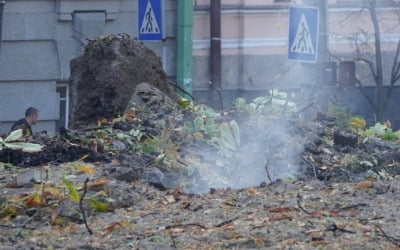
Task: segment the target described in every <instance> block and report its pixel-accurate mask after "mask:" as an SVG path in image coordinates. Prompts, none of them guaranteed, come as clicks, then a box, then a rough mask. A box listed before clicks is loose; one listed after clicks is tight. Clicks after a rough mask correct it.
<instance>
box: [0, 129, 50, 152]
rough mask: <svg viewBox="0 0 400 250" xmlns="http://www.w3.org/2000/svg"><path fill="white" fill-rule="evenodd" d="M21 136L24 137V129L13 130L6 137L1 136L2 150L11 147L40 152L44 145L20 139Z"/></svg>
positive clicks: (0, 146)
mask: <svg viewBox="0 0 400 250" xmlns="http://www.w3.org/2000/svg"><path fill="white" fill-rule="evenodd" d="M21 138H23V133H22V129H17V130H14V131H12V132H11V133H10V134H9V135H8V136H7V137H6V138H5V139H3V138H1V137H0V150H3V149H4V148H9V149H12V150H22V151H24V152H28V153H35V152H40V151H41V150H42V148H43V146H42V145H40V144H36V143H30V142H21V141H18V140H20V139H21Z"/></svg>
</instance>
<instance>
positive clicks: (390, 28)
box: [193, 0, 400, 115]
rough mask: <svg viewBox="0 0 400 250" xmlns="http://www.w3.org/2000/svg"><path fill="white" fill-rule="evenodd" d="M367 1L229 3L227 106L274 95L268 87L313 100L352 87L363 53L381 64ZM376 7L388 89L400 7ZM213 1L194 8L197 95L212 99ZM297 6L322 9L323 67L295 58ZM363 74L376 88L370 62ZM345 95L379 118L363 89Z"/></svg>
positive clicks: (225, 5)
mask: <svg viewBox="0 0 400 250" xmlns="http://www.w3.org/2000/svg"><path fill="white" fill-rule="evenodd" d="M364 2H365V1H360V0H359V1H354V0H326V1H322V0H319V1H317V0H287V1H285V0H260V1H256V0H222V1H221V54H222V56H221V76H222V92H224V95H223V98H224V103H225V105H226V106H228V105H231V104H232V102H233V100H234V98H235V97H236V96H238V95H244V96H256V95H260V94H266V92H267V91H266V90H268V89H272V88H280V89H289V90H293V89H297V90H302V91H304V92H308V93H310V95H311V94H313V93H316V90H323V89H325V90H324V91H327V92H331V91H335V90H332V88H331V87H334V86H337V85H339V83H340V81H342V82H343V81H344V82H346V81H345V80H346V79H345V78H346V75H348V73H349V71H350V73H351V70H352V62H351V61H352V60H355V59H357V58H358V59H359V58H360V55H361V56H363V57H366V58H367V59H368V60H370V61H372V62H374V60H375V59H374V55H375V51H374V47H373V45H374V37H373V34H374V30H373V24H372V22H371V16H370V13H369V12H368V11H367V10H366V8H365V5H364ZM376 3H377V8H376V11H377V14H378V18H379V22H380V25H379V26H380V35H381V42H382V48H383V49H382V52H383V62H384V65H385V66H384V70H385V74H384V75H385V77H384V78H385V79H384V80H385V83H386V84H388V81H389V79H388V76H390V70H391V68H392V63H393V59H394V55H395V52H396V47H397V43H398V41H399V36H398V34H399V33H400V29H399V27H400V26H399V18H398V15H399V13H400V12H399V3H398V1H397V2H396V1H392V0H379V1H376ZM210 4H211V0H196V1H195V6H194V10H195V14H194V32H193V34H194V36H193V67H194V77H193V78H194V84H195V90H197V91H198V95H199V96H201V97H203V98H207V93H208V92H209V89H210V86H209V81H210V65H209V62H210V60H211V59H210V57H211V42H210V40H211V39H210V24H211V23H210V20H211V18H210ZM290 6H306V7H318V8H319V9H320V11H319V12H320V17H319V35H318V36H319V43H320V44H319V45H318V46H316V47H315V48H314V50H319V51H318V61H317V63H303V62H298V61H291V60H288V50H289V49H290V48H289V47H290V44H288V43H289V41H288V37H289V11H288V10H289V7H290ZM357 51H359V52H360V53H359V54H357ZM349 61H350V62H349ZM348 65H349V67H348ZM340 69H342V72H341V71H340ZM355 71H356V72H355V74H356V75H357V76H358V77H359V78H360V79H361V80H362V81H363V84H365V85H366V86H374V82H373V79H372V77H371V74H370V71H369V67H368V65H367V64H366V63H361V62H360V63H357V64H356V68H355ZM321 72H322V73H321ZM319 75H321V76H319ZM320 77H322V79H321V78H320ZM351 84H354V82H352V83H351ZM345 87H346V86H345ZM366 91H367V92H368V93H369V95H370V96H371V98H373V96H374V89H373V88H367V89H366ZM396 91H397V90H396ZM201 93H203V94H201ZM341 94H343V98H344V99H347V100H344V103H345V104H346V105H348V106H350V107H351V108H350V111H352V112H354V113H358V114H363V115H368V114H369V115H370V114H371V110H370V105H369V104H368V103H367V102H366V99H365V98H364V97H363V96H362V95H361V94H360V93H359V91H358V90H351V89H350V90H347V92H346V93H341ZM367 108H369V110H367ZM389 109H391V110H392V111H389V113H390V114H393V113H394V112H395V110H396V109H397V108H396V103H392V104H391V108H389Z"/></svg>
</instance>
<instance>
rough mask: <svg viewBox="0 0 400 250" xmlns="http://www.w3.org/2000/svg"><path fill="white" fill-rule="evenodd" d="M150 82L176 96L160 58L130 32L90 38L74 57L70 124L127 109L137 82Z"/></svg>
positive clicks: (89, 121)
mask: <svg viewBox="0 0 400 250" xmlns="http://www.w3.org/2000/svg"><path fill="white" fill-rule="evenodd" d="M142 82H147V83H149V84H151V85H153V86H156V87H157V88H158V89H160V90H161V91H162V92H163V93H165V94H166V95H168V96H169V97H171V98H173V99H175V98H176V97H175V93H174V90H173V88H172V87H171V86H170V85H169V84H168V81H167V76H166V74H165V72H164V70H163V68H162V64H161V60H160V58H159V57H158V56H157V55H156V54H155V53H154V52H153V51H152V50H150V49H149V48H148V47H146V46H145V45H144V44H143V43H141V42H139V41H137V40H134V39H131V38H130V37H129V36H128V35H126V34H122V35H110V36H107V37H101V38H98V39H96V40H93V41H91V42H90V43H89V44H88V45H87V46H86V48H85V53H84V54H83V55H82V56H80V57H78V58H75V59H73V60H72V61H71V83H72V84H71V94H72V98H71V102H72V111H71V115H70V127H72V128H76V127H79V126H81V125H87V124H90V123H93V122H96V121H97V120H99V119H103V118H106V119H109V118H113V117H116V116H117V115H119V114H122V113H124V111H125V110H126V108H127V105H128V104H129V101H130V100H131V97H132V95H133V93H134V91H135V88H136V86H137V85H138V84H140V83H142Z"/></svg>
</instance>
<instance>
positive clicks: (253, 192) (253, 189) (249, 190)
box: [246, 188, 257, 196]
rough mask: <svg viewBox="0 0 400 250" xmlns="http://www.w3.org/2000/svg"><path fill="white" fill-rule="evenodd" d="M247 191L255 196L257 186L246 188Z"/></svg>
mask: <svg viewBox="0 0 400 250" xmlns="http://www.w3.org/2000/svg"><path fill="white" fill-rule="evenodd" d="M246 191H247V195H249V196H253V195H256V194H257V190H256V189H255V188H248V189H246Z"/></svg>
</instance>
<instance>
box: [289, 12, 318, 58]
mask: <svg viewBox="0 0 400 250" xmlns="http://www.w3.org/2000/svg"><path fill="white" fill-rule="evenodd" d="M314 51H315V50H314V46H313V43H312V40H311V33H310V29H309V28H308V24H307V20H306V17H305V16H304V14H302V15H301V19H300V23H299V26H298V28H297V32H296V36H295V38H294V41H293V43H292V46H291V47H290V52H297V53H305V54H314Z"/></svg>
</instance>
